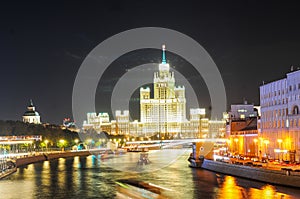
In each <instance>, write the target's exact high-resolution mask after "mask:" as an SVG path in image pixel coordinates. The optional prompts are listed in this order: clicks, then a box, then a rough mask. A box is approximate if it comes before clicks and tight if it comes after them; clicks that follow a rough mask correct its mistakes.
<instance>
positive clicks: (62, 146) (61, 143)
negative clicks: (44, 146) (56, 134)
mask: <svg viewBox="0 0 300 199" xmlns="http://www.w3.org/2000/svg"><path fill="white" fill-rule="evenodd" d="M59 143H60V146H61V150H62V151H63V150H64V146H65V143H66V141H65V140H64V139H60V140H59Z"/></svg>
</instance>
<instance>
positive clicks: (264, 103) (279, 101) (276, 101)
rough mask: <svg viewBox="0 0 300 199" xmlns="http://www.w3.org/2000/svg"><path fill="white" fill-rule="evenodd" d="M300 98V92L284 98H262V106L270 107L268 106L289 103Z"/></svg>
mask: <svg viewBox="0 0 300 199" xmlns="http://www.w3.org/2000/svg"><path fill="white" fill-rule="evenodd" d="M298 100H300V94H298V95H292V96H289V97H288V98H284V99H273V100H268V99H265V100H261V106H263V107H268V106H275V105H282V104H287V103H288V102H289V101H290V102H293V101H298Z"/></svg>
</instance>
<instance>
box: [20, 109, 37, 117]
mask: <svg viewBox="0 0 300 199" xmlns="http://www.w3.org/2000/svg"><path fill="white" fill-rule="evenodd" d="M39 115H40V114H39V113H38V112H37V111H33V110H28V111H26V112H25V113H24V115H23V116H39Z"/></svg>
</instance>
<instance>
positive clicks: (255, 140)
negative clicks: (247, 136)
mask: <svg viewBox="0 0 300 199" xmlns="http://www.w3.org/2000/svg"><path fill="white" fill-rule="evenodd" d="M253 142H254V148H255V156H256V155H257V153H258V146H257V145H256V144H257V142H258V139H256V138H254V139H253ZM256 146H257V147H256Z"/></svg>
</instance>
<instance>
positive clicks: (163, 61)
mask: <svg viewBox="0 0 300 199" xmlns="http://www.w3.org/2000/svg"><path fill="white" fill-rule="evenodd" d="M161 63H162V64H166V63H167V60H166V45H162V60H161Z"/></svg>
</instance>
